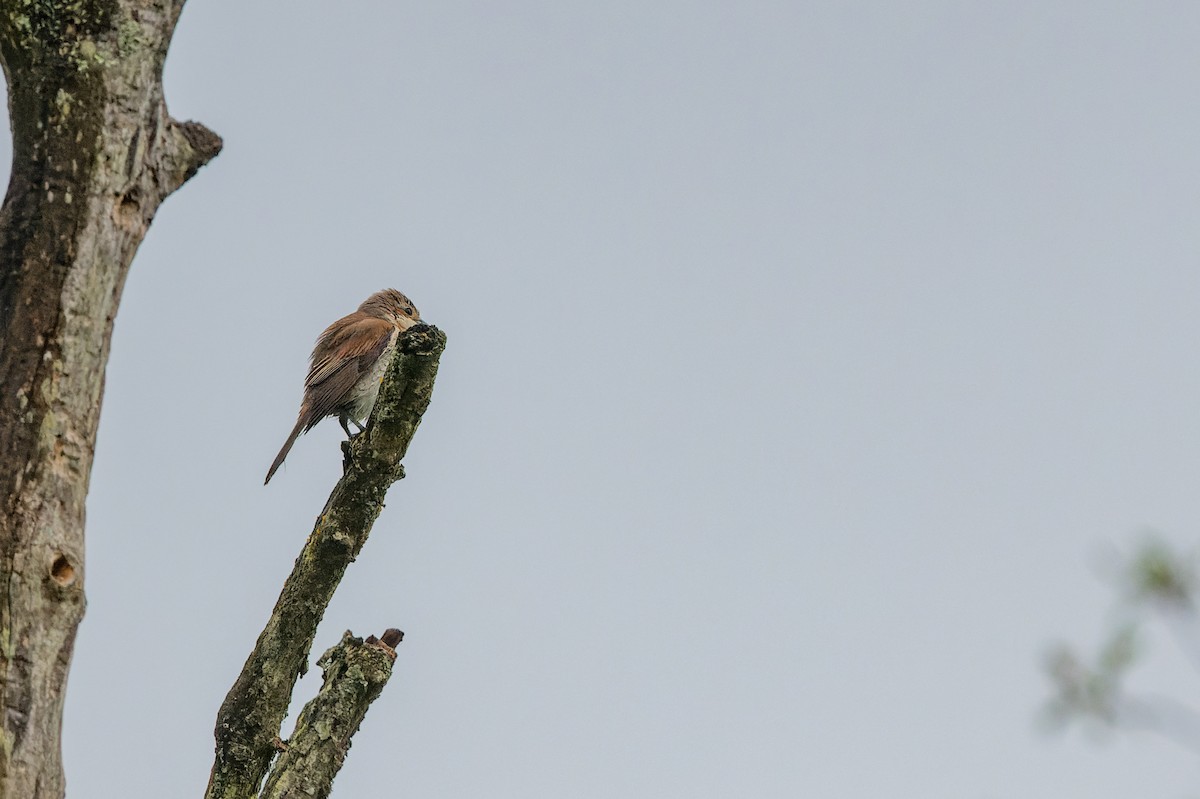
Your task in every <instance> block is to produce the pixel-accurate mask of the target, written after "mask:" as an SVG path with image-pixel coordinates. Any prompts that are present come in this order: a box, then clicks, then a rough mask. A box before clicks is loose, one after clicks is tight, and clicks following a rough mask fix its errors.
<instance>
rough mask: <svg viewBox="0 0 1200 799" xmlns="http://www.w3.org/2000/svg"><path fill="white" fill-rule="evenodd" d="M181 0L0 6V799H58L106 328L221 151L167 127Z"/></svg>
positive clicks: (201, 136) (184, 127) (26, 1)
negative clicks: (168, 66) (4, 93)
mask: <svg viewBox="0 0 1200 799" xmlns="http://www.w3.org/2000/svg"><path fill="white" fill-rule="evenodd" d="M182 7H183V0H173V1H172V0H32V1H31V0H4V2H3V3H2V4H0V61H2V62H3V67H4V74H5V77H6V78H7V81H8V99H9V112H10V121H11V125H12V134H13V166H12V176H11V178H10V181H9V185H8V192H7V194H6V196H5V199H4V205H3V207H2V208H0V342H2V345H0V503H2V505H0V799H57V798H58V797H61V796H62V795H63V791H64V785H63V777H62V766H61V755H60V732H61V723H62V703H63V696H64V688H65V682H66V677H67V670H68V667H69V665H70V660H71V651H72V647H73V644H74V640H75V631H76V628H77V626H78V624H79V621H80V619H81V617H82V615H83V610H84V577H85V569H84V563H83V554H84V546H83V541H84V535H83V528H84V498H85V496H86V494H87V488H88V479H89V476H90V473H91V466H92V456H93V452H94V450H95V442H96V427H97V423H98V420H99V414H100V401H101V396H102V394H103V389H104V369H105V366H106V364H107V361H108V352H109V342H110V339H111V335H112V325H113V318H114V317H115V316H116V313H117V306H118V303H119V301H120V297H121V291H122V288H123V286H124V283H125V277H126V274H127V273H128V269H129V265H130V263H131V261H132V260H133V256H134V253H135V251H136V250H137V247H138V245H139V244H140V243H141V241H142V238H143V237H144V236H145V235H146V231H147V229H148V227H149V225H150V222H151V220H152V219H153V218H154V214H155V212H156V211H157V209H158V206H159V204H160V203H161V202H162V201H163V200H164V199H165V198H166V197H167V195H169V194H170V193H171V192H173V191H174V190H175V189H177V188H179V187H180V186H181V185H182V184H183V183H184V182H185V181H186V180H187V179H188V178H190V177H191V176H192V175H194V174H195V172H196V170H198V169H199V168H200V167H201V166H203V165H204V164H205V163H207V162H208V161H209V160H210V159H211V158H213V157H214V156H215V155H216V154H217V153H218V152H219V151H220V149H221V139H220V138H219V137H218V136H217V135H216V134H215V133H213V132H211V131H209V130H208V129H207V128H205V127H204V126H203V125H199V124H197V123H193V122H183V123H180V122H176V121H175V120H174V119H172V118H171V117H170V116H169V115H168V114H167V109H166V105H165V104H164V101H163V93H162V66H163V60H164V58H165V57H166V52H167V46H168V44H169V43H170V39H171V35H172V33H173V31H174V27H175V23H176V20H177V19H178V16H179V12H180V10H181V9H182Z"/></svg>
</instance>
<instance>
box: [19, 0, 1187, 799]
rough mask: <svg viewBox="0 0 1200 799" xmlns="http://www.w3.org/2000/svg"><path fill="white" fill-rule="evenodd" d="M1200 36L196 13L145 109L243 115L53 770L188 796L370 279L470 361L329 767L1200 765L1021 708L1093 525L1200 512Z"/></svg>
mask: <svg viewBox="0 0 1200 799" xmlns="http://www.w3.org/2000/svg"><path fill="white" fill-rule="evenodd" d="M1198 41H1200V5H1196V4H1194V3H1171V2H1147V3H1116V2H1095V1H1093V2H1057V3H1056V2H1045V0H1038V2H1012V1H1009V2H973V3H961V2H914V1H911V0H910V1H909V2H903V3H901V2H893V3H880V2H876V3H870V2H858V3H848V2H847V3H841V2H826V1H822V0H812V1H810V2H803V3H802V2H756V1H755V0H748V1H747V2H741V3H736V4H735V3H731V2H727V3H717V2H686V3H685V2H656V3H646V2H626V0H610V2H605V3H596V2H588V3H579V2H568V1H565V0H553V2H551V1H550V0H542V1H541V2H535V1H534V0H514V2H509V3H484V2H468V1H467V0H462V1H461V2H459V1H456V0H443V2H438V3H426V4H414V3H392V2H350V3H341V4H330V3H327V2H326V3H316V2H299V1H298V0H291V1H290V2H286V3H285V2H258V3H240V2H233V0H191V2H189V4H188V6H187V8H186V10H185V12H184V14H183V18H182V20H181V22H180V26H179V30H178V33H177V36H176V38H175V43H174V45H173V47H172V51H171V55H170V58H169V59H168V64H167V74H166V90H167V97H168V102H169V105H170V109H171V111H172V113H173V114H174V115H175V116H176V117H178V118H180V119H189V118H191V119H197V120H201V121H203V122H204V123H206V124H207V125H209V126H210V127H212V128H213V129H214V130H216V131H218V132H219V133H220V134H221V135H222V136H223V137H224V138H225V151H224V152H223V153H222V154H221V155H220V157H219V158H217V159H216V160H215V161H214V162H212V164H211V165H210V166H208V167H206V168H205V169H204V170H203V171H201V172H200V174H198V175H197V176H196V178H195V179H194V180H193V181H192V182H190V183H189V184H188V185H187V186H185V187H184V188H183V189H182V190H181V191H180V192H179V193H178V194H177V195H176V196H174V197H172V198H170V199H169V200H168V201H167V202H166V204H165V205H164V206H163V208H162V209H161V211H160V212H159V214H158V216H157V218H156V219H155V222H154V225H153V228H152V230H151V231H150V235H149V237H148V239H147V240H146V242H145V244H144V246H143V247H142V249H141V251H140V253H139V255H138V257H137V259H136V261H135V263H134V266H133V271H132V273H131V275H130V279H129V282H128V287H127V289H126V292H125V296H124V301H123V302H122V305H121V312H120V316H119V318H118V320H117V325H116V333H115V337H114V341H113V352H112V360H111V362H110V365H109V370H108V380H107V391H106V395H105V398H104V413H103V419H102V422H101V426H100V434H99V445H98V452H97V457H96V462H95V470H94V474H93V480H92V491H91V496H90V499H89V503H88V562H87V572H86V584H87V591H88V601H89V610H88V615H87V618H86V619H85V621H84V624H83V627H82V629H81V632H80V636H79V641H78V646H77V650H76V656H75V662H74V667H73V670H72V674H71V680H70V686H69V693H68V697H67V716H66V733H65V735H66V759H67V760H66V768H67V777H68V791H69V794H70V796H71V797H72V798H73V799H108V797H112V796H115V795H118V794H117V793H115V792H118V793H119V794H120V795H122V796H128V797H135V798H136V799H142V798H146V799H149V798H150V797H164V796H198V795H199V794H200V792H201V791H202V790H203V786H204V784H205V781H206V780H207V775H208V770H209V767H210V765H211V752H212V726H213V721H214V719H215V716H216V712H217V708H218V706H219V704H220V702H221V699H222V698H223V696H224V694H225V692H226V690H228V688H229V686H230V684H231V683H232V681H233V679H234V677H235V676H236V674H237V672H238V670H239V669H240V667H241V664H242V662H243V660H244V659H245V656H246V654H247V653H248V651H249V648H250V646H251V645H252V643H253V641H254V639H255V637H256V636H257V634H258V632H259V630H260V629H261V627H262V624H263V622H264V621H265V619H266V617H267V615H268V613H269V611H270V607H271V605H272V603H273V601H274V599H275V596H276V595H277V593H278V590H279V586H280V584H281V582H282V579H283V577H284V576H285V574H286V573H287V571H288V570H289V569H290V567H291V564H292V561H293V559H294V558H295V556H296V554H297V553H298V552H299V549H300V547H301V545H302V543H303V541H304V538H305V536H306V535H307V533H308V532H309V530H310V529H311V525H312V523H313V520H314V518H315V516H316V514H317V512H318V511H319V510H320V508H321V506H322V505H323V503H324V501H325V498H326V496H327V494H328V491H329V489H330V488H331V487H332V485H333V483H334V481H335V480H336V478H337V476H338V474H339V471H340V463H341V456H340V452H339V450H338V444H337V442H338V440H339V438H340V437H341V435H342V434H341V430H340V429H339V428H338V426H337V425H336V424H335V423H333V422H326V423H324V424H322V425H321V426H320V427H318V428H317V429H316V430H315V431H314V432H313V433H311V434H309V435H308V436H306V437H304V438H302V439H301V440H300V441H299V442H298V443H297V445H296V447H295V448H294V449H293V450H292V453H291V455H290V457H289V459H288V461H287V464H286V466H285V467H284V468H283V469H282V470H281V471H280V473H279V474H278V475H277V476H276V477H275V479H274V480H272V483H271V485H270V486H269V487H265V488H264V487H263V485H262V478H263V475H264V474H265V472H266V469H267V466H268V465H269V464H270V462H271V459H272V457H273V456H274V454H275V452H276V450H277V449H278V447H279V445H280V444H281V443H282V441H283V439H284V437H285V436H286V435H287V433H288V431H289V430H290V429H291V426H292V424H293V421H294V419H295V413H296V410H297V407H298V405H299V400H300V393H301V384H302V381H303V377H304V373H305V368H306V358H307V355H308V352H309V351H310V349H311V347H312V343H313V340H314V339H315V337H316V335H317V334H318V333H319V332H320V331H321V329H322V328H323V327H324V326H325V325H327V324H328V323H329V322H331V321H332V320H334V319H336V318H337V317H339V316H341V315H343V314H345V313H347V312H349V311H351V310H353V309H354V308H355V306H356V305H357V304H358V303H359V302H360V301H361V300H362V299H363V298H365V297H366V296H367V295H368V294H370V293H371V292H373V291H376V290H378V289H381V288H384V287H395V288H398V289H401V290H402V291H404V292H406V293H408V294H409V295H410V296H411V297H412V298H413V299H414V300H415V301H416V303H417V304H418V306H419V307H420V309H421V312H422V314H423V316H424V317H425V318H426V319H427V320H428V321H431V322H433V323H435V324H437V325H439V326H440V327H442V328H443V329H444V330H446V332H447V334H448V336H449V347H448V349H447V350H446V353H445V355H444V357H443V359H442V370H441V374H440V377H439V381H438V384H437V391H436V394H435V396H434V401H433V405H432V407H431V409H430V411H429V413H428V414H427V415H426V417H425V422H424V424H423V426H422V427H421V429H420V431H419V433H418V435H417V437H416V440H415V442H414V444H413V446H412V448H411V450H410V452H409V455H408V458H407V460H406V463H407V468H408V475H409V477H408V479H406V480H404V481H403V482H401V483H399V484H397V485H396V486H395V487H393V489H392V491H391V493H390V495H389V503H388V507H387V509H386V510H385V511H384V513H383V515H382V517H381V518H380V520H379V522H378V524H377V525H376V527H375V530H374V533H373V534H372V537H371V540H370V542H369V543H368V545H367V547H366V550H365V551H364V553H363V556H362V557H361V558H360V560H359V561H358V562H357V563H356V564H354V565H353V566H352V568H351V569H350V571H349V572H348V574H347V576H346V579H345V581H344V582H343V584H342V587H341V589H340V591H339V593H338V595H337V597H336V598H335V600H334V602H333V605H332V606H331V607H330V609H329V612H328V614H327V615H326V620H325V623H324V624H323V625H322V628H321V630H320V632H319V634H318V637H317V644H316V650H315V652H314V657H313V659H314V660H315V658H316V656H318V655H319V654H320V652H321V651H323V650H324V649H325V648H326V647H328V646H331V645H333V644H334V643H336V641H337V640H338V637H339V635H340V634H341V632H342V631H343V630H345V629H347V628H349V629H352V630H354V631H355V632H356V633H358V634H360V635H365V634H367V633H379V632H381V631H382V630H383V629H384V628H386V627H390V626H396V627H400V628H401V629H403V630H404V631H405V632H406V633H407V637H406V639H405V641H404V643H403V644H402V645H401V647H400V650H399V653H400V656H399V660H398V661H397V665H396V671H395V676H394V677H393V679H392V682H391V683H390V684H389V685H388V686H387V688H386V690H385V692H384V694H383V696H382V697H381V698H380V699H379V701H377V702H376V703H375V704H374V705H373V707H372V709H371V711H370V714H369V715H368V717H367V720H366V722H365V724H364V725H363V728H362V730H361V732H360V733H359V735H358V736H357V737H356V738H355V740H354V748H353V750H352V751H351V753H350V756H349V758H348V761H347V764H346V767H345V769H344V770H343V772H342V774H341V776H340V777H339V778H338V782H337V784H336V785H335V796H340V797H343V799H344V798H345V797H356V796H357V797H362V796H393V795H394V796H412V797H582V798H585V799H586V798H589V797H614V798H615V797H675V796H678V797H734V796H738V797H741V796H746V797H797V796H807V797H822V798H824V797H835V798H840V797H849V798H850V799H859V798H860V797H861V798H862V799H868V798H871V799H874V798H875V797H881V796H901V797H906V796H911V797H922V798H923V799H962V798H963V797H978V799H1062V797H1091V798H1095V799H1125V798H1130V799H1134V798H1136V799H1147V798H1148V797H1172V798H1175V799H1184V797H1196V796H1198V795H1200V761H1198V760H1197V758H1196V756H1195V755H1194V754H1191V753H1189V752H1187V751H1185V750H1183V749H1181V748H1179V747H1176V746H1174V745H1173V744H1171V743H1170V742H1167V741H1164V740H1160V739H1157V738H1154V737H1152V736H1149V735H1140V736H1126V737H1117V738H1113V739H1111V740H1109V741H1107V742H1103V741H1101V742H1099V743H1097V742H1096V741H1093V740H1091V739H1089V738H1088V737H1087V736H1086V735H1083V734H1081V732H1080V731H1079V730H1077V729H1075V730H1071V731H1070V732H1069V733H1068V734H1067V735H1061V736H1051V737H1047V736H1045V735H1044V734H1042V733H1041V732H1039V731H1038V728H1037V725H1036V723H1035V722H1036V718H1037V713H1038V710H1039V708H1040V707H1041V704H1042V702H1043V701H1044V700H1045V698H1046V696H1047V693H1048V689H1047V686H1046V684H1045V681H1044V679H1043V677H1042V675H1041V673H1040V665H1039V664H1040V656H1041V653H1042V652H1043V651H1044V649H1045V647H1046V646H1047V645H1048V644H1049V643H1050V642H1052V641H1054V640H1056V639H1060V638H1067V639H1068V640H1070V641H1072V642H1074V643H1076V644H1078V645H1080V646H1081V647H1082V648H1083V649H1085V650H1087V651H1090V650H1091V649H1093V648H1094V647H1096V646H1098V645H1099V643H1100V641H1101V639H1102V637H1103V634H1104V631H1105V629H1106V625H1107V624H1108V623H1109V622H1110V621H1111V619H1112V615H1111V607H1112V595H1113V591H1112V588H1111V587H1110V586H1108V585H1106V584H1105V583H1104V582H1103V581H1102V580H1101V579H1099V578H1098V577H1097V574H1096V571H1095V569H1094V568H1093V567H1092V565H1091V564H1092V563H1093V561H1094V560H1095V557H1094V555H1095V553H1096V551H1097V549H1098V548H1102V547H1104V546H1110V545H1112V546H1117V547H1127V546H1128V545H1129V544H1130V543H1131V542H1132V541H1134V540H1135V539H1136V535H1137V534H1138V531H1140V530H1143V529H1146V528H1153V529H1158V530H1161V531H1163V533H1164V534H1165V535H1166V536H1167V537H1168V538H1170V539H1172V540H1175V541H1177V542H1180V543H1182V544H1189V545H1190V544H1191V543H1193V542H1194V541H1195V540H1196V538H1197V529H1198V527H1200V491H1198V490H1197V487H1198V486H1200V357H1198V356H1197V352H1196V350H1197V341H1198V340H1200V313H1197V303H1198V300H1200V269H1198V268H1197V267H1198V265H1200V264H1198V263H1197V261H1198V253H1200V224H1198V222H1200V218H1198V216H1200V146H1198V142H1200V93H1198V92H1197V89H1196V83H1197V76H1198V74H1200V50H1198V49H1197V42H1198ZM0 160H2V161H4V162H7V161H8V158H7V156H5V157H4V158H2V159H0ZM1150 633H1151V634H1150V636H1149V638H1148V639H1147V641H1146V647H1147V658H1148V661H1147V664H1146V666H1145V667H1144V668H1142V669H1140V670H1139V672H1138V674H1137V682H1138V683H1139V684H1142V685H1145V686H1152V687H1156V688H1161V689H1162V690H1164V691H1167V692H1170V693H1174V694H1175V695H1177V696H1180V697H1181V698H1184V699H1191V698H1192V697H1193V696H1195V695H1196V694H1197V687H1198V685H1200V680H1198V679H1197V676H1196V675H1195V674H1194V673H1193V672H1192V671H1191V670H1190V669H1189V667H1188V666H1187V665H1186V663H1185V662H1184V661H1183V658H1182V656H1181V655H1180V654H1179V652H1178V651H1177V649H1176V647H1175V646H1174V645H1173V643H1172V641H1171V639H1170V638H1169V637H1167V636H1166V635H1163V634H1158V633H1157V631H1156V630H1155V629H1154V628H1152V629H1151V630H1150ZM318 682H319V676H318V675H317V674H316V670H315V669H314V674H313V675H311V676H310V677H309V678H308V679H306V680H305V681H304V682H302V683H301V685H300V688H299V695H300V698H301V699H302V700H303V699H307V698H308V697H310V696H311V695H312V693H313V692H314V691H315V690H316V687H317V685H318ZM292 719H294V714H293V716H292V717H291V718H290V719H289V721H288V722H285V724H286V725H288V726H287V727H286V728H285V733H284V734H285V735H286V734H287V730H290V723H291V720H292Z"/></svg>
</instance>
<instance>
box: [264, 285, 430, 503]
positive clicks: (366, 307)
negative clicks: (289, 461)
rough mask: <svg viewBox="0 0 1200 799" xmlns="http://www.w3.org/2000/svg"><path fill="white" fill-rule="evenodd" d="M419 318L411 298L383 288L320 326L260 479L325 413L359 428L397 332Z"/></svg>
mask: <svg viewBox="0 0 1200 799" xmlns="http://www.w3.org/2000/svg"><path fill="white" fill-rule="evenodd" d="M420 319H421V314H420V312H418V311H417V309H416V306H414V305H413V304H412V300H410V299H409V298H408V297H405V296H404V295H403V294H401V293H400V292H398V291H396V290H395V289H384V290H383V291H377V292H375V293H374V294H372V295H371V296H370V297H367V299H366V300H365V301H364V302H363V304H362V305H360V306H358V310H357V311H355V312H354V313H352V314H350V315H349V316H343V317H342V318H341V319H339V320H337V321H336V322H334V323H333V324H332V325H330V326H329V327H327V328H325V332H324V333H322V334H321V337H320V338H318V339H317V344H316V346H315V347H313V352H312V358H311V359H310V361H309V367H308V377H306V378H305V379H304V400H303V401H302V402H301V403H300V418H298V419H297V420H296V426H295V427H294V428H292V434H291V435H289V436H288V437H287V441H285V442H283V448H282V449H281V450H279V454H278V455H276V456H275V462H274V463H272V464H271V468H270V470H268V471H267V479H266V480H264V481H263V485H266V484H267V483H269V482H271V476H272V475H274V474H275V470H276V469H278V468H279V466H280V464H282V463H283V459H284V458H286V457H287V454H288V452H289V451H290V450H291V448H292V444H294V443H296V438H297V437H298V436H299V435H300V434H301V433H307V432H308V431H309V430H312V429H313V427H315V426H316V424H317V422H319V421H321V420H322V419H324V418H325V417H326V416H337V418H338V421H339V422H340V423H341V425H342V429H343V430H345V431H346V435H348V436H352V435H353V434H352V433H351V432H350V427H349V425H348V424H347V422H354V424H355V426H357V427H358V429H359V431H360V432H361V431H362V429H363V424H362V423H363V422H364V421H366V418H367V417H368V416H370V415H371V408H373V407H374V406H375V398H376V397H377V396H379V385H380V383H382V382H383V374H384V372H386V371H387V367H388V364H389V363H390V362H391V360H392V353H393V352H395V350H396V337H397V336H398V335H399V334H400V332H401V331H402V330H407V329H408V328H410V327H412V326H413V325H415V324H416V323H417V322H419V321H420Z"/></svg>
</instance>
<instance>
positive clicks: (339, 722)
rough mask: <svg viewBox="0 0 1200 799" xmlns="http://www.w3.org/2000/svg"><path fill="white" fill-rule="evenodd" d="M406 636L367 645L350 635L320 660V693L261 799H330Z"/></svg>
mask: <svg viewBox="0 0 1200 799" xmlns="http://www.w3.org/2000/svg"><path fill="white" fill-rule="evenodd" d="M403 637H404V634H403V633H402V632H400V631H399V630H388V631H387V632H385V633H384V634H383V640H382V641H381V640H379V639H378V638H376V637H375V636H373V635H372V636H369V637H368V638H367V640H366V641H364V640H362V639H361V638H355V637H354V635H353V634H352V633H349V632H347V633H346V634H345V635H343V636H342V640H341V643H339V644H338V645H337V646H335V647H333V648H332V649H330V650H329V651H327V652H326V653H325V654H324V655H322V656H321V659H320V660H318V661H317V665H318V666H320V667H321V668H322V669H324V671H325V680H324V684H323V685H322V686H321V691H320V693H318V694H317V695H316V696H315V697H314V698H313V699H312V700H311V701H310V702H309V703H308V704H307V705H305V706H304V710H302V711H300V718H299V719H297V720H296V729H295V731H294V732H293V733H292V737H291V738H289V739H288V742H287V744H286V745H281V748H282V749H283V751H282V753H281V754H280V755H279V757H278V758H277V759H276V761H275V764H274V766H273V767H272V768H271V773H270V774H269V775H268V776H267V782H266V784H265V785H264V786H263V790H262V795H261V799H289V797H314V799H326V797H328V796H329V792H330V791H331V790H332V789H333V778H334V777H336V776H337V773H338V771H339V770H340V769H341V767H342V763H343V762H344V761H345V759H346V753H347V752H348V751H349V749H350V738H351V737H352V736H353V735H354V733H356V732H358V726H359V725H360V724H362V720H363V718H364V717H365V716H366V715H367V709H368V708H369V707H370V706H371V703H372V702H374V701H375V699H376V698H378V697H379V694H380V693H381V692H382V691H383V686H384V685H386V684H387V681H388V678H389V677H391V676H392V663H394V662H395V660H396V650H395V646H396V644H398V643H400V641H401V639H402V638H403Z"/></svg>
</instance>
